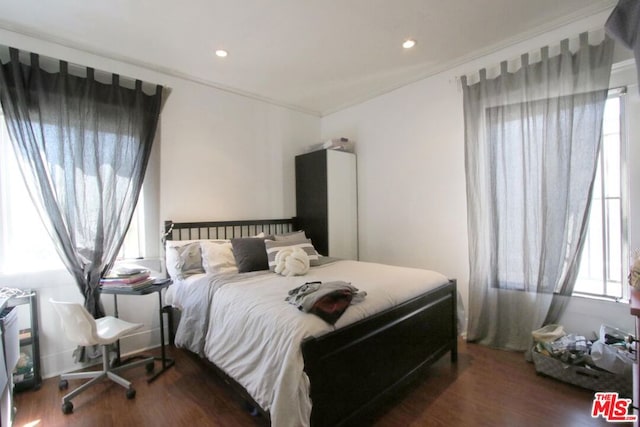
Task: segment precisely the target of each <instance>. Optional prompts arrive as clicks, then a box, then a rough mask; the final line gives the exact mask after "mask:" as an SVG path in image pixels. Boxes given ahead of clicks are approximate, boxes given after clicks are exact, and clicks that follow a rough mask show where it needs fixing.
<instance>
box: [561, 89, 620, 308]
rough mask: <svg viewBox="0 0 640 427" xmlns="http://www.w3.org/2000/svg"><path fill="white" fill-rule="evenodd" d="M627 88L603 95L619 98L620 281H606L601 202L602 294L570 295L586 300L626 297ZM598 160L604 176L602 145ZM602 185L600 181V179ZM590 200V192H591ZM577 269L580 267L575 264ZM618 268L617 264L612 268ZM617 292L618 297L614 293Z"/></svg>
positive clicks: (577, 292)
mask: <svg viewBox="0 0 640 427" xmlns="http://www.w3.org/2000/svg"><path fill="white" fill-rule="evenodd" d="M626 93H627V88H626V86H620V87H616V88H612V89H610V90H609V94H608V96H607V100H609V99H610V98H614V97H615V98H618V99H619V121H620V122H619V130H620V132H619V135H620V153H619V155H620V158H619V162H620V260H621V265H620V267H619V268H620V283H619V284H615V285H613V281H611V280H608V279H607V276H608V272H609V271H611V266H610V263H609V262H608V261H607V256H608V254H609V246H610V239H609V233H608V232H607V231H606V228H607V225H608V224H607V220H606V216H605V212H604V211H605V210H606V207H605V202H602V206H603V207H602V234H603V242H604V243H603V246H606V249H604V250H602V260H603V265H604V268H605V272H604V274H603V279H602V283H601V286H602V288H601V289H602V291H603V292H602V293H593V292H585V291H581V290H576V289H575V288H574V291H573V292H572V296H575V297H583V298H590V299H599V300H608V301H615V302H628V301H629V298H630V294H629V287H628V286H625V285H626V283H627V282H626V280H625V279H626V277H627V272H628V271H629V257H630V250H629V244H630V237H631V236H630V234H629V201H630V190H629V174H628V160H629V140H628V135H627V120H628V116H627V105H626V104H627V102H626V101H627V98H626V96H625V95H626ZM604 136H605V135H604V123H603V135H602V144H604ZM598 157H599V158H598V161H599V162H600V163H601V167H600V168H599V173H600V174H601V175H602V176H604V175H605V174H606V172H605V171H604V170H603V167H602V163H604V150H603V147H601V149H600V153H599V154H598ZM603 184H604V182H603ZM602 187H603V188H602V194H603V200H606V198H607V196H606V195H604V193H605V191H604V185H603V186H602ZM592 200H593V195H592ZM583 256H584V251H583V253H582V254H581V257H583ZM582 261H583V259H582V258H581V260H580V262H581V263H582ZM579 268H580V266H579ZM616 268H618V267H616ZM579 281H580V277H576V286H577V285H578V282H579ZM611 286H616V287H618V286H619V289H616V291H618V290H619V292H615V293H614V292H611ZM616 294H619V295H620V296H617V295H616Z"/></svg>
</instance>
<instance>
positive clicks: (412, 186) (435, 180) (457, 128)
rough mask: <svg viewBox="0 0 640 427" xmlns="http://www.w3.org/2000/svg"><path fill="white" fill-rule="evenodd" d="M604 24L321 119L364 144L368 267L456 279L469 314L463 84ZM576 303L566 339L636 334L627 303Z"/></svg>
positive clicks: (363, 255) (557, 35) (360, 147)
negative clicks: (605, 329) (606, 332)
mask: <svg viewBox="0 0 640 427" xmlns="http://www.w3.org/2000/svg"><path fill="white" fill-rule="evenodd" d="M606 17H607V14H599V15H596V16H593V17H591V18H588V19H585V20H582V21H579V22H575V23H573V24H570V25H567V26H565V27H563V28H561V29H558V30H555V31H552V32H548V33H545V34H541V35H539V36H537V37H535V38H534V39H531V40H527V41H524V42H519V43H516V44H514V45H512V46H511V47H509V48H506V49H502V50H501V51H499V52H495V53H492V54H490V55H487V56H484V57H481V58H478V59H475V60H471V61H469V62H467V63H465V64H463V65H460V66H458V67H456V68H454V69H452V70H449V71H446V72H443V73H440V74H437V75H434V76H432V77H429V78H425V79H424V80H421V81H418V82H415V83H413V84H410V85H408V86H405V87H402V88H400V89H397V90H395V91H393V92H390V93H387V94H385V95H382V96H380V97H377V98H375V99H372V100H370V101H368V102H364V103H362V104H359V105H357V106H354V107H351V108H348V109H346V110H343V111H340V112H337V113H335V114H331V115H329V116H326V117H323V118H322V138H323V140H324V139H328V138H335V137H339V136H345V137H349V138H352V139H354V140H355V141H356V144H355V145H356V152H357V155H358V204H359V206H358V212H359V236H360V239H359V243H360V259H361V260H364V261H381V262H386V263H391V264H399V265H406V266H415V267H421V268H429V269H434V270H438V271H440V272H442V273H444V274H446V275H447V276H449V277H454V278H457V280H458V287H459V289H460V292H461V294H462V299H463V302H464V303H465V306H467V302H468V294H469V292H468V289H469V283H468V281H469V262H468V257H469V253H468V240H467V216H466V214H467V210H466V209H467V208H466V186H465V169H464V122H463V105H462V91H461V88H460V86H459V82H458V80H457V79H458V77H459V76H461V75H466V74H470V73H473V72H476V71H477V70H479V69H481V68H483V67H494V66H495V65H496V64H499V63H500V61H502V60H512V59H514V58H516V59H517V58H519V56H520V54H522V53H524V52H529V51H532V50H535V49H538V48H540V47H542V46H545V45H548V44H558V43H559V41H560V40H561V39H563V38H567V37H576V36H577V35H578V34H579V33H580V32H583V31H587V30H594V29H598V28H602V27H603V24H604V22H605V20H606ZM625 56H628V55H627V54H624V53H623V54H622V57H625ZM631 117H634V116H631ZM635 117H637V116H635ZM639 135H640V134H639ZM636 158H637V159H640V157H636ZM638 200H640V197H638ZM639 203H640V202H639ZM636 212H638V211H637V210H636ZM632 216H633V214H632ZM639 243H640V242H639ZM636 247H637V246H636ZM573 300H574V301H572V302H571V304H570V305H569V307H568V309H567V314H566V315H565V317H564V318H563V319H562V320H561V322H563V323H565V324H566V326H567V330H572V332H576V333H583V334H590V332H591V331H594V330H598V326H599V324H600V323H608V324H611V325H612V326H617V327H621V328H624V329H627V330H629V331H633V330H634V329H633V321H632V319H631V316H630V315H629V307H628V305H626V304H622V303H612V302H603V301H594V300H585V299H584V298H573Z"/></svg>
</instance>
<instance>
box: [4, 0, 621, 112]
mask: <svg viewBox="0 0 640 427" xmlns="http://www.w3.org/2000/svg"><path fill="white" fill-rule="evenodd" d="M614 4H615V0H455V1H443V0H245V1H238V0H182V1H176V0H109V1H87V0H56V1H42V0H2V2H0V28H4V29H6V30H10V31H14V32H18V33H22V34H26V35H31V36H35V37H38V38H42V39H47V40H50V41H53V42H56V43H59V44H62V45H65V46H67V47H72V48H76V49H80V50H84V51H88V52H91V53H96V54H98V55H101V56H105V57H108V58H112V59H117V60H120V61H124V62H128V63H131V64H135V65H141V66H144V67H147V68H152V69H155V70H158V71H161V72H163V73H167V74H171V75H174V76H179V77H184V78H188V79H192V80H195V81H199V82H202V83H205V84H208V85H211V86H215V87H218V88H222V89H225V90H230V91H233V92H236V93H240V94H244V95H248V96H252V97H255V98H258V99H263V100H267V101H269V102H273V103H276V104H278V105H283V106H287V107H291V108H294V109H297V110H300V111H305V112H309V113H312V114H317V115H325V114H328V113H331V112H334V111H337V110H340V109H341V108H344V107H346V106H349V105H353V104H355V103H358V102H361V101H364V100H366V99H369V98H372V97H374V96H377V95H380V94H382V93H385V92H388V91H390V90H393V89H395V88H398V87H400V86H403V85H406V84H408V83H411V82H414V81H416V80H419V79H421V78H424V77H427V76H429V75H432V74H435V73H437V72H440V71H443V70H445V69H447V68H450V67H452V66H455V65H458V64H461V63H463V62H464V61H467V60H470V59H472V58H474V57H477V56H479V55H481V54H486V53H488V52H491V51H494V50H496V49H498V48H500V47H504V46H507V45H508V44H511V43H514V42H517V41H520V40H523V39H524V38H526V37H531V36H533V35H536V34H539V33H541V32H543V31H546V30H549V29H552V28H555V27H558V26H560V25H563V24H566V23H568V22H571V21H574V20H576V19H580V18H584V17H586V16H589V15H592V14H594V13H598V12H601V11H604V10H607V9H612V8H613V6H614ZM407 38H413V39H415V40H416V41H417V45H416V46H415V47H414V48H413V49H410V50H405V49H402V47H401V43H402V41H404V40H405V39H407ZM0 44H2V40H1V39H0ZM220 48H222V49H226V50H228V52H229V55H228V56H227V57H226V58H224V59H222V58H218V57H216V56H215V54H214V51H215V50H216V49H220Z"/></svg>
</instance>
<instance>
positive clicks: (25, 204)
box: [0, 110, 145, 274]
mask: <svg viewBox="0 0 640 427" xmlns="http://www.w3.org/2000/svg"><path fill="white" fill-rule="evenodd" d="M139 200H143V197H142V193H141V194H140V198H139ZM142 205H143V203H139V207H138V208H136V211H135V212H134V216H133V219H132V220H131V225H130V226H129V231H128V232H127V236H126V237H125V242H124V244H123V246H122V248H121V250H120V254H119V258H139V257H142V256H144V255H145V254H144V247H145V245H144V209H143V208H142ZM57 269H64V265H63V263H62V261H61V260H60V258H59V256H58V254H57V252H56V250H55V247H54V245H53V242H52V241H51V239H50V237H49V234H48V233H47V231H46V229H45V227H44V225H42V221H41V220H40V216H39V214H38V211H37V209H36V208H35V206H34V205H33V202H32V201H31V197H30V196H29V194H28V191H27V188H26V186H25V185H24V182H23V179H22V176H21V172H20V169H19V167H18V165H17V162H16V156H15V153H14V151H13V146H12V145H11V142H10V140H9V133H8V130H7V128H6V124H5V121H4V117H3V116H2V111H1V110H0V274H16V273H24V272H35V271H46V270H57Z"/></svg>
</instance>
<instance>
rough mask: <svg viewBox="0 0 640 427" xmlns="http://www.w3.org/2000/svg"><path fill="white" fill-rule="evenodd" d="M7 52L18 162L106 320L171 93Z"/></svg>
mask: <svg viewBox="0 0 640 427" xmlns="http://www.w3.org/2000/svg"><path fill="white" fill-rule="evenodd" d="M3 53H4V54H3V55H0V58H2V63H1V64H0V102H1V105H2V110H3V112H4V117H5V120H6V122H7V127H8V129H9V134H10V137H11V141H12V144H13V146H14V150H15V152H16V155H17V157H18V159H17V161H18V163H19V165H20V168H21V171H22V174H23V177H24V179H25V182H26V184H27V187H28V188H29V191H30V194H31V197H32V199H33V201H34V203H35V205H36V206H37V208H38V209H39V211H40V214H41V217H42V220H43V222H44V224H45V226H46V228H47V230H48V232H49V234H50V235H51V238H52V240H53V241H54V244H55V246H56V249H57V251H58V253H59V255H60V257H61V259H62V261H63V262H64V264H65V266H66V267H67V269H68V270H69V272H70V273H71V274H72V276H73V277H74V278H75V281H76V282H77V285H78V287H79V289H80V292H81V293H82V295H83V296H84V300H85V307H86V308H87V309H88V310H89V312H90V313H91V314H92V315H93V316H94V317H96V318H99V317H102V316H104V308H103V307H102V304H101V302H100V278H101V276H102V275H104V274H105V273H106V271H108V270H109V269H110V268H111V266H112V264H113V262H114V261H115V259H116V256H117V254H118V251H119V249H120V246H121V245H122V242H123V240H124V237H125V234H126V231H127V228H128V227H129V223H130V221H131V218H132V215H133V212H134V208H135V206H136V203H137V200H138V196H139V194H140V189H141V186H142V181H143V178H144V174H145V170H146V167H147V163H148V160H149V156H150V153H151V147H152V143H153V140H154V135H155V132H156V127H157V124H158V119H159V115H160V109H161V102H162V87H161V86H157V85H153V87H152V89H151V90H145V91H143V83H142V82H141V81H135V82H133V83H132V84H130V85H128V86H130V87H125V86H126V85H125V84H123V83H124V82H123V81H121V80H120V78H119V76H118V75H115V74H114V75H110V74H107V78H106V79H103V78H102V77H103V76H104V75H105V74H106V73H100V77H101V78H100V79H98V78H96V75H97V74H98V72H96V71H94V70H93V69H91V68H84V67H79V66H75V65H74V66H73V67H74V68H73V73H72V72H70V69H71V68H72V66H70V65H69V64H68V63H66V62H64V61H57V60H53V59H51V58H44V57H40V56H39V55H37V54H33V53H31V54H29V53H25V52H20V51H18V50H17V49H14V48H9V49H8V54H6V50H5V52H3ZM99 80H100V81H99ZM122 80H125V79H122ZM145 86H148V85H146V84H145ZM145 89H146V88H145ZM147 92H149V93H147ZM80 357H81V358H82V355H81V356H80Z"/></svg>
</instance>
